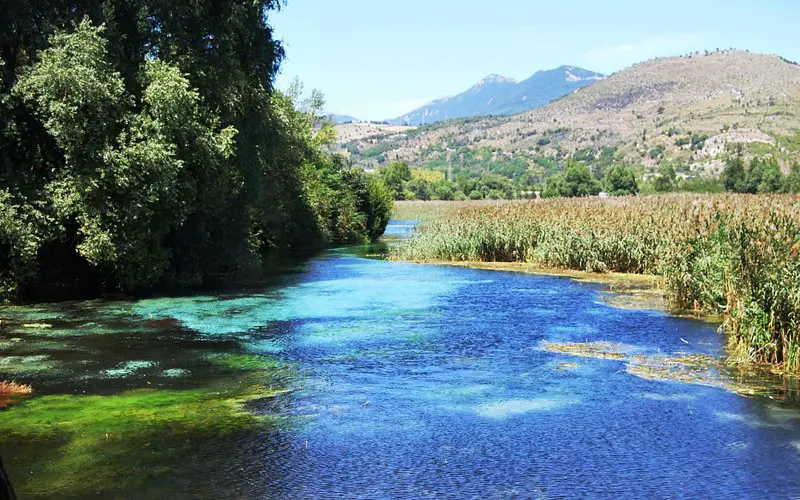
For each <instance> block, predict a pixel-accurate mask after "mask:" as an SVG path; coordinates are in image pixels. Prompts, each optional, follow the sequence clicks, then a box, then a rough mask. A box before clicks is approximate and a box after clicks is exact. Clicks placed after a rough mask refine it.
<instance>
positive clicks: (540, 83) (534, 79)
mask: <svg viewBox="0 0 800 500" xmlns="http://www.w3.org/2000/svg"><path fill="white" fill-rule="evenodd" d="M603 78H605V75H602V74H601V73H597V72H594V71H589V70H586V69H583V68H579V67H577V66H569V65H562V66H559V67H558V68H554V69H551V70H539V71H537V72H535V73H534V74H533V75H531V76H530V77H528V78H526V79H525V80H522V81H519V82H518V81H516V80H515V79H513V78H510V77H507V76H503V75H499V74H496V73H492V74H490V75H487V76H485V77H484V78H482V79H481V80H479V81H478V82H477V83H476V84H475V85H473V86H471V87H470V88H468V89H467V90H465V91H463V92H461V93H459V94H456V95H453V96H445V97H440V98H438V99H434V100H432V101H430V102H428V103H426V104H424V105H423V106H420V107H419V108H416V109H414V110H412V111H410V112H408V113H406V114H404V115H401V116H399V117H397V118H393V119H390V120H387V121H388V122H389V123H391V124H395V125H424V124H430V123H435V122H438V121H442V120H448V119H453V118H464V117H469V116H488V115H511V114H516V113H520V112H523V111H527V110H530V109H533V108H536V107H538V106H542V105H544V104H547V103H548V102H551V101H553V100H554V99H558V98H560V97H563V96H564V95H566V94H568V93H570V92H573V91H575V90H576V89H579V88H581V87H584V86H586V85H589V84H591V83H594V82H596V81H599V80H602V79H603Z"/></svg>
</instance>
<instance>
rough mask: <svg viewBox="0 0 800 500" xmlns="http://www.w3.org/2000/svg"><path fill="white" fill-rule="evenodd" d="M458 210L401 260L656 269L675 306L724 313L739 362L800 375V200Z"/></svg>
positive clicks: (629, 201)
mask: <svg viewBox="0 0 800 500" xmlns="http://www.w3.org/2000/svg"><path fill="white" fill-rule="evenodd" d="M417 209H418V210H419V207H417ZM437 210H439V211H441V210H443V209H441V208H438V209H437ZM450 210H451V211H450V213H449V214H447V213H443V215H440V216H438V217H432V218H431V219H430V220H429V221H428V222H426V223H423V224H422V225H421V226H420V227H419V229H418V230H417V232H416V233H415V234H414V235H413V236H412V238H411V239H410V240H409V241H408V242H406V243H405V244H403V245H402V246H400V247H399V248H398V249H396V250H395V254H394V256H395V258H399V259H406V260H418V261H500V262H529V263H534V264H537V265H541V266H545V267H551V268H552V267H555V268H564V269H576V270H583V271H589V272H601V273H605V272H620V273H636V274H652V275H656V276H659V277H660V278H661V282H662V285H663V288H664V291H665V293H666V295H667V298H668V299H669V301H670V303H671V304H672V305H673V306H674V307H676V308H680V309H691V310H696V311H704V312H708V313H713V314H722V315H723V317H724V326H725V328H726V330H727V331H728V332H729V333H730V342H731V345H732V348H733V352H734V358H735V359H737V360H742V361H744V360H754V361H759V362H765V363H770V364H773V365H778V366H781V367H783V368H785V369H786V370H788V371H798V370H800V258H798V254H800V197H797V196H794V195H768V196H767V195H762V196H754V195H688V194H683V195H675V194H673V195H662V196H650V197H638V198H637V197H625V198H607V199H602V198H580V199H563V198H559V199H552V200H540V201H530V202H513V203H508V202H506V203H500V204H493V205H483V206H478V207H471V206H469V205H468V204H462V206H461V208H460V209H458V210H457V211H453V209H452V208H451V209H450Z"/></svg>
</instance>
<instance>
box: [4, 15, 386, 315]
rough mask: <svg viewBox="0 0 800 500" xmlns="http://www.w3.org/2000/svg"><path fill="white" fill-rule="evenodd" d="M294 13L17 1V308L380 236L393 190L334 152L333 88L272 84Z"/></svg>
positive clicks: (234, 272) (13, 39)
mask: <svg viewBox="0 0 800 500" xmlns="http://www.w3.org/2000/svg"><path fill="white" fill-rule="evenodd" d="M278 4H279V2H278V0H260V1H259V0H256V1H252V2H241V1H237V0H218V1H216V0H215V1H213V2H212V1H210V0H198V1H196V2H192V6H191V8H178V7H179V6H176V5H172V3H170V2H145V1H144V0H130V1H126V2H103V3H102V5H100V2H66V3H64V2H60V1H56V0H42V1H41V2H37V4H36V8H31V5H32V4H31V3H30V2H7V3H6V4H4V5H3V6H2V7H0V11H2V13H3V15H2V16H0V74H1V75H2V80H0V186H2V188H0V298H3V297H9V296H13V295H15V294H17V295H18V294H20V293H25V292H36V291H48V293H52V292H49V291H50V290H64V291H65V292H67V293H69V291H70V290H72V291H75V290H79V291H80V293H92V292H99V291H101V290H104V289H110V290H136V289H138V288H141V287H148V286H152V285H154V284H157V283H163V284H169V283H171V282H175V281H180V282H182V283H201V282H203V281H207V280H210V279H218V278H220V277H228V278H235V277H236V276H239V275H241V274H242V273H245V272H247V271H248V270H249V269H253V268H254V266H257V265H258V264H259V258H261V259H264V258H267V257H270V256H272V255H276V254H279V253H280V252H286V251H290V250H292V249H295V248H300V247H315V246H321V245H325V244H333V243H339V242H348V241H363V240H364V239H366V238H370V237H376V236H377V234H378V232H379V231H380V230H381V227H382V226H385V222H386V220H387V217H388V215H387V214H388V210H390V208H388V209H387V206H389V205H387V200H386V199H384V198H385V197H384V195H385V193H386V191H385V190H384V188H381V186H382V184H381V183H380V180H379V179H377V178H376V179H370V178H368V177H366V174H364V173H363V172H360V171H354V170H352V169H351V168H350V167H349V166H348V165H347V164H346V162H344V160H343V159H341V158H338V157H335V156H332V155H330V154H328V153H326V152H324V151H323V149H322V146H324V145H325V144H330V143H331V142H332V140H333V139H334V137H335V136H334V132H333V131H334V129H333V127H332V125H331V124H330V123H329V122H327V121H326V120H325V119H324V117H323V113H322V112H321V110H322V106H323V104H324V99H323V98H322V95H321V94H320V93H319V92H316V91H314V92H312V93H311V96H310V97H309V98H308V99H305V100H301V95H302V91H301V89H297V92H294V90H293V92H294V94H296V95H292V96H286V95H283V94H281V93H280V92H277V91H275V90H274V89H273V88H272V81H273V77H274V75H275V74H276V72H277V69H278V65H279V63H280V61H281V59H282V57H283V50H282V47H281V45H280V44H279V43H278V42H276V41H275V40H274V39H273V37H272V29H271V28H270V26H269V23H268V20H267V16H268V14H269V11H270V10H272V9H273V8H276V7H277V6H278ZM45 298H48V299H52V298H54V297H53V296H52V295H48V296H47V297H45Z"/></svg>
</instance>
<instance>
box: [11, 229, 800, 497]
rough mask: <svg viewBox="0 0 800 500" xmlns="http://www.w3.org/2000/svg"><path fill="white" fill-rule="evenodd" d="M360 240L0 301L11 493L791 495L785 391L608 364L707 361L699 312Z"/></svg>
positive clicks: (713, 337)
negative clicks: (584, 352) (18, 399)
mask: <svg viewBox="0 0 800 500" xmlns="http://www.w3.org/2000/svg"><path fill="white" fill-rule="evenodd" d="M407 225H408V226H411V225H412V224H407ZM402 226H403V224H396V225H393V226H390V231H389V233H391V234H402V231H406V230H407V229H408V228H404V227H402ZM374 252H375V249H374V248H373V247H369V248H367V247H364V248H349V249H340V250H337V251H334V252H328V253H325V254H323V255H321V256H319V257H316V258H314V259H312V260H310V261H309V262H306V263H302V264H298V265H297V266H295V267H294V268H293V270H292V272H289V273H286V274H279V275H276V276H274V277H272V278H270V279H267V280H265V282H264V284H263V286H261V287H258V288H255V289H254V288H252V287H251V288H249V289H247V290H224V291H220V292H219V293H218V294H197V295H192V296H183V297H160V298H152V299H147V300H141V301H137V302H103V301H93V302H90V303H74V304H68V305H61V306H58V305H53V306H40V307H36V308H34V309H31V310H30V312H29V313H28V312H27V310H26V309H19V308H18V309H14V310H9V311H7V312H3V311H0V317H3V318H6V319H7V321H6V320H4V322H3V323H2V324H0V325H2V326H0V379H3V378H15V379H18V380H19V381H21V382H24V383H30V384H32V385H33V386H34V390H35V392H34V395H33V397H32V398H31V399H30V400H28V401H25V402H22V403H20V404H18V405H16V406H13V407H11V409H9V410H4V411H3V412H1V413H0V430H2V431H3V433H2V437H0V451H2V453H3V458H4V460H5V462H6V466H7V468H9V470H10V472H11V475H12V480H14V482H15V483H16V484H17V485H18V488H19V489H20V491H21V492H22V493H24V494H25V496H24V497H23V498H53V497H60V498H63V497H69V496H77V497H85V496H99V497H103V498H108V497H129V498H130V497H135V498H265V497H309V498H330V497H336V496H344V495H347V496H356V497H363V498H386V497H406V498H420V497H433V496H445V497H489V498H492V497H498V498H502V497H509V496H515V495H516V496H519V497H542V498H550V497H592V498H597V497H606V498H620V497H628V498H645V497H664V496H667V497H671V496H687V497H715V498H716V497H746V496H751V497H792V496H798V495H800V476H798V475H797V474H796V470H797V467H798V466H800V452H798V450H800V446H798V444H797V443H800V419H799V418H797V415H798V412H797V410H798V408H797V405H796V403H793V402H792V400H791V398H789V399H788V400H786V401H783V402H781V401H773V400H771V399H769V398H764V397H750V398H747V397H742V396H739V395H736V394H734V393H732V392H730V391H727V390H725V389H724V388H723V387H717V386H708V385H699V384H690V383H683V382H681V381H663V380H656V379H648V378H643V377H641V376H636V375H634V374H631V373H629V372H628V371H626V363H627V362H629V361H626V360H627V359H628V358H631V357H635V356H660V357H662V358H664V359H672V358H676V357H678V356H685V355H702V356H720V355H721V354H722V352H723V351H722V344H723V342H722V338H721V337H720V336H719V334H718V333H717V332H716V326H715V325H711V324H707V323H703V322H700V321H694V320H688V319H680V318H674V317H670V316H668V315H666V314H663V313H660V312H655V311H638V310H635V309H630V310H629V309H618V308H614V307H610V306H607V305H605V302H604V301H602V300H600V295H599V294H600V293H601V289H600V287H598V286H596V285H590V284H578V283H575V282H573V281H570V280H567V279H563V278H554V277H543V276H534V275H523V274H515V273H507V272H490V271H480V270H473V269H464V268H451V267H437V266H424V265H413V264H405V263H397V262H386V261H380V260H374V259H366V258H363V257H361V256H363V255H365V254H367V255H372V254H373V253H374ZM23 323H25V324H36V323H38V324H40V325H44V324H46V325H49V326H48V327H41V326H39V327H35V328H25V327H23V326H22V325H23ZM544 342H551V343H579V342H580V343H591V344H590V345H593V346H597V345H605V346H616V347H614V348H615V349H621V351H620V352H621V354H620V355H618V356H611V355H609V356H594V357H591V356H590V357H578V356H575V355H573V354H570V353H568V352H551V351H548V350H543V349H541V348H539V347H538V346H541V345H543V343H544ZM600 342H605V343H606V344H599V343H600ZM620 346H621V347H620ZM607 349H611V347H607ZM609 352H611V351H609ZM614 352H616V351H614ZM636 359H638V358H636ZM119 475H121V477H122V478H123V479H122V480H117V481H115V480H113V478H114V477H117V476H119Z"/></svg>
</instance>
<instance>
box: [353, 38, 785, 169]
mask: <svg viewBox="0 0 800 500" xmlns="http://www.w3.org/2000/svg"><path fill="white" fill-rule="evenodd" d="M798 130H800V66H798V65H797V64H796V63H793V62H791V61H788V60H786V59H784V58H781V57H779V56H775V55H768V54H755V53H750V52H746V51H738V50H725V51H717V52H704V53H693V54H688V55H685V56H678V57H668V58H657V59H653V60H649V61H646V62H643V63H638V64H635V65H634V66H631V67H630V68H627V69H625V70H622V71H620V72H618V73H615V74H613V75H611V76H609V77H608V78H606V79H604V80H601V81H598V82H597V83H595V84H594V85H589V86H585V87H583V88H581V89H578V90H576V91H575V92H573V93H571V94H569V95H567V96H565V97H563V98H562V99H558V100H556V101H554V102H551V103H550V104H547V105H545V106H542V107H540V108H537V109H534V110H530V111H526V112H524V113H520V114H517V115H514V116H505V117H478V118H473V119H468V120H456V121H450V122H442V123H438V124H434V125H430V126H426V127H421V128H419V129H417V130H414V131H413V132H408V131H406V132H403V133H397V134H392V135H385V134H384V135H383V136H376V137H365V138H361V139H359V141H358V142H359V144H355V145H353V144H350V145H349V149H350V150H352V151H356V149H357V147H360V145H361V144H368V145H369V147H370V148H380V150H381V151H382V152H383V154H384V156H385V157H386V158H390V159H395V158H400V159H405V160H407V161H409V162H411V163H414V164H425V163H427V162H429V161H432V160H434V159H437V160H439V161H442V158H443V157H444V156H447V155H446V154H445V153H447V152H448V151H455V150H456V149H458V148H460V147H467V148H469V149H473V150H475V149H480V148H493V150H495V151H498V150H499V151H504V152H506V153H507V154H515V153H521V154H524V155H526V156H527V157H529V158H534V159H535V157H550V158H553V157H560V158H563V157H564V156H566V155H569V154H572V153H575V152H579V153H580V154H581V155H582V156H583V157H586V155H587V154H588V155H592V154H600V150H602V149H603V148H612V149H613V150H614V151H615V153H614V154H615V156H616V157H617V158H619V159H620V160H621V161H626V162H628V163H630V164H633V165H641V166H643V167H644V168H645V169H651V168H654V167H655V165H657V164H658V163H659V162H660V161H662V160H663V159H665V158H669V159H671V160H674V161H675V162H676V163H677V164H678V165H679V166H685V167H686V169H687V171H689V170H691V171H694V170H705V171H708V172H713V173H718V172H719V170H720V169H721V166H722V159H723V158H724V157H725V155H726V154H728V151H729V150H730V148H731V147H733V144H735V143H739V144H742V145H743V146H744V147H745V150H746V152H747V153H749V154H756V153H758V154H772V155H774V156H776V157H777V158H778V159H779V160H780V161H781V162H782V165H783V166H784V167H786V165H787V163H788V162H790V161H794V160H800V136H799V135H798ZM592 151H594V152H595V153H592ZM442 152H444V153H442ZM448 154H449V153H448ZM354 160H355V161H358V155H354Z"/></svg>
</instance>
